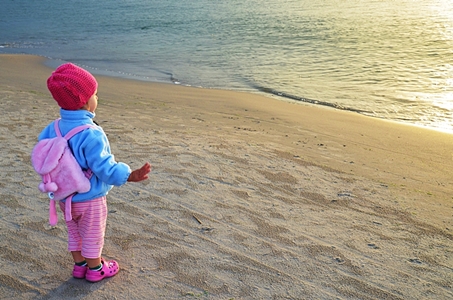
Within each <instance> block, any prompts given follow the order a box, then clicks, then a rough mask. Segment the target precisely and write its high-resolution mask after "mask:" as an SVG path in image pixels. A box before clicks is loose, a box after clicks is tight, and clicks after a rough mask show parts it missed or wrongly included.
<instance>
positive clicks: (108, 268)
mask: <svg viewBox="0 0 453 300" xmlns="http://www.w3.org/2000/svg"><path fill="white" fill-rule="evenodd" d="M101 263H102V269H101V270H99V271H93V270H90V268H87V269H88V270H87V273H86V276H85V279H86V280H88V281H90V282H98V281H101V280H102V279H104V278H107V277H113V276H115V275H116V273H118V271H119V270H120V266H119V265H118V263H117V262H116V261H114V260H110V261H105V260H104V259H103V258H101Z"/></svg>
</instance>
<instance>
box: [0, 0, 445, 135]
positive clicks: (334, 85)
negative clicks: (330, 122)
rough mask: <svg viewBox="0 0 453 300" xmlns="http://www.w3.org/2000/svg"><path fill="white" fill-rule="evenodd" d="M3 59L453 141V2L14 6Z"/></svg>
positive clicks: (1, 18) (127, 1) (2, 43)
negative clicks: (201, 91)
mask: <svg viewBox="0 0 453 300" xmlns="http://www.w3.org/2000/svg"><path fill="white" fill-rule="evenodd" d="M0 53H27V54H37V55H42V56H46V57H48V58H50V59H51V62H50V63H51V64H53V65H54V66H57V65H58V64H60V63H61V62H63V61H71V62H74V63H77V64H80V65H82V66H85V67H87V68H88V69H90V70H91V71H92V72H93V73H97V74H107V75H112V76H121V77H132V78H136V79H140V80H149V81H158V82H168V83H172V82H173V83H176V84H184V85H191V86H200V87H204V88H220V89H234V90H243V91H250V92H255V93H265V94H267V95H269V96H272V97H275V98H277V99H280V100H285V99H286V100H296V101H306V102H311V103H316V104H319V105H327V106H332V107H336V108H338V109H347V110H352V111H357V112H360V113H362V114H365V115H369V116H373V117H378V118H384V119H389V120H395V121H400V122H406V123H410V124H416V125H422V126H427V127H430V128H435V129H440V130H448V131H452V132H453V115H452V112H451V110H452V108H453V3H452V2H451V1H450V0H449V1H446V0H444V1H442V0H426V1H418V0H406V1H392V0H362V1H359V0H355V1H353V0H345V1H337V0H324V1H306V0H297V1H294V0H288V1H277V0H270V1H265V2H263V1H257V0H241V1H235V0H232V1H212V0H198V1H189V0H180V1H157V0H109V1H94V0H78V1H58V2H57V1H52V0H41V1H27V0H3V1H2V5H1V9H0ZM275 95H279V96H280V97H277V96H275Z"/></svg>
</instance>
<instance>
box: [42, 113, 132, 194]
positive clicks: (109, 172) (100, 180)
mask: <svg viewBox="0 0 453 300" xmlns="http://www.w3.org/2000/svg"><path fill="white" fill-rule="evenodd" d="M60 115H61V120H60V124H59V127H60V131H61V134H62V135H65V134H66V133H68V132H69V131H70V130H71V129H73V128H74V127H77V126H80V125H86V124H91V125H94V126H96V127H97V128H89V129H86V130H84V131H82V132H80V133H78V134H76V135H75V136H74V137H72V138H71V139H70V140H69V145H70V147H71V149H72V152H73V153H74V157H75V158H76V160H77V162H78V163H79V165H80V166H81V167H82V169H84V170H86V169H91V171H92V172H93V176H92V177H91V179H90V182H91V189H90V191H88V192H87V193H78V194H76V195H75V196H74V197H73V198H72V201H73V202H85V201H89V200H93V199H96V198H99V197H101V196H105V195H107V193H108V192H109V191H110V190H111V189H112V187H113V186H114V185H115V186H120V185H123V184H125V183H126V182H127V179H128V178H129V175H130V174H131V168H130V167H129V166H128V165H126V164H124V163H121V162H116V161H115V158H114V156H113V155H112V153H111V151H110V144H109V141H108V139H107V136H106V135H105V133H104V131H103V130H102V128H101V127H100V126H97V125H95V124H94V123H93V118H94V116H95V114H94V113H91V112H89V111H87V110H75V111H73V110H64V109H60ZM56 136H57V134H56V133H55V129H54V122H52V123H50V124H49V125H48V126H47V127H46V128H44V130H43V131H42V132H41V133H40V134H39V136H38V140H42V139H47V138H53V137H56ZM63 202H64V200H63Z"/></svg>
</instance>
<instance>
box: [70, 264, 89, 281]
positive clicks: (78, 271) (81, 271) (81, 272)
mask: <svg viewBox="0 0 453 300" xmlns="http://www.w3.org/2000/svg"><path fill="white" fill-rule="evenodd" d="M87 270H88V267H87V266H86V265H85V266H83V267H82V266H78V265H74V269H72V276H73V277H74V278H78V279H82V278H85V275H86V273H87Z"/></svg>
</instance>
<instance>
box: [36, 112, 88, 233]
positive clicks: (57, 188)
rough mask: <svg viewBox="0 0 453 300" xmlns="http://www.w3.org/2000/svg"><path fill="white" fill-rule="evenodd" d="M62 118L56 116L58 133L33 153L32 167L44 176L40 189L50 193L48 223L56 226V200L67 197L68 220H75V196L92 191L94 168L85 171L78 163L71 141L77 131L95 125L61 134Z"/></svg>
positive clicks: (66, 216)
mask: <svg viewBox="0 0 453 300" xmlns="http://www.w3.org/2000/svg"><path fill="white" fill-rule="evenodd" d="M59 121H60V119H57V120H55V122H54V125H55V132H56V133H57V136H56V137H54V138H49V139H43V140H41V141H39V142H38V143H37V144H36V146H35V147H34V148H33V151H32V153H31V163H32V165H33V168H34V169H35V171H36V172H37V173H38V174H39V175H41V177H42V182H41V183H40V184H39V186H38V188H39V190H40V191H41V192H43V193H47V195H48V196H49V198H50V208H49V223H50V225H52V226H55V225H57V222H58V216H57V211H56V201H59V200H62V199H65V198H67V199H66V205H65V220H66V221H70V220H72V214H71V200H72V197H73V196H74V195H75V194H76V193H86V192H88V191H89V190H90V187H91V185H90V180H89V178H90V177H91V175H92V172H91V170H88V171H83V170H82V168H81V167H80V165H79V164H78V163H77V160H76V159H75V157H74V155H73V154H72V151H71V149H70V148H69V143H68V141H69V139H70V138H72V137H73V136H74V135H76V134H77V133H79V132H81V131H83V130H85V129H87V128H91V127H92V128H95V126H93V125H82V126H78V127H75V128H73V129H72V130H71V131H69V132H68V133H67V134H66V135H65V136H62V135H61V132H60V128H59V126H58V124H59Z"/></svg>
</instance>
